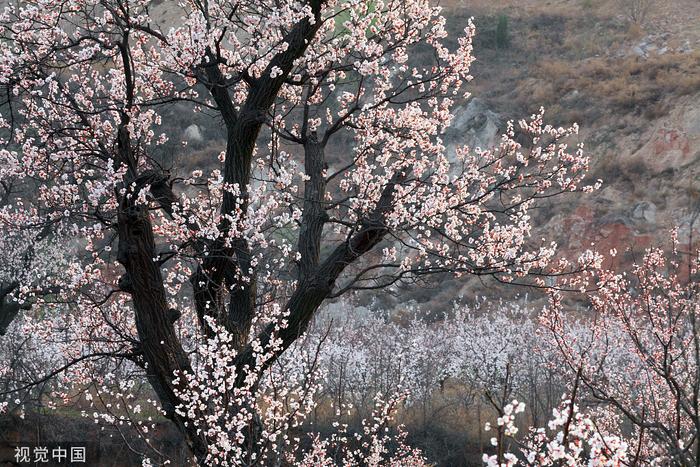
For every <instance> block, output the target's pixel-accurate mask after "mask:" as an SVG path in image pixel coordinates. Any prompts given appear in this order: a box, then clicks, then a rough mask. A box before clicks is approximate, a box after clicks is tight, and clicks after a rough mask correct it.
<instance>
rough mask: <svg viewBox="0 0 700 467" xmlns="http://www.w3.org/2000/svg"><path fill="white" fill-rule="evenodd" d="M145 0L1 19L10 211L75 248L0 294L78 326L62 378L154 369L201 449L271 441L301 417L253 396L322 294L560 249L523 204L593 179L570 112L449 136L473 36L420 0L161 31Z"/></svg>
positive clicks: (224, 450) (47, 8) (298, 6)
mask: <svg viewBox="0 0 700 467" xmlns="http://www.w3.org/2000/svg"><path fill="white" fill-rule="evenodd" d="M152 3H155V2H151V1H148V0H87V1H85V0H80V1H78V0H30V1H26V2H22V3H21V5H20V6H10V7H7V8H6V9H5V10H4V11H3V12H2V13H1V14H0V41H2V43H3V47H2V49H1V51H0V86H2V95H3V101H2V117H1V118H0V130H1V131H2V133H1V135H0V144H1V145H2V149H0V161H2V164H1V166H0V181H2V182H3V183H5V182H7V183H10V182H11V183H12V184H13V186H14V187H18V188H17V189H16V190H14V191H13V192H12V193H11V194H10V195H8V197H7V198H8V199H7V201H6V203H7V204H6V205H5V207H4V208H3V209H4V211H3V212H4V213H8V214H7V215H4V216H3V217H1V218H0V220H2V222H3V228H4V229H5V228H7V229H9V228H12V229H18V231H24V232H27V231H32V230H33V229H34V230H36V229H40V231H41V232H42V235H44V236H45V237H46V238H49V239H52V241H63V242H64V243H63V245H65V248H66V249H67V248H68V245H70V247H71V248H72V249H77V250H79V251H77V252H76V253H75V254H73V253H71V254H70V255H69V257H70V260H69V264H65V265H64V267H63V268H62V269H61V271H60V273H59V274H53V275H52V277H53V279H52V281H53V282H56V283H55V284H53V285H54V286H55V287H54V288H53V289H52V294H51V296H50V298H49V297H48V296H46V295H45V294H42V293H38V292H37V291H36V290H35V289H34V288H32V287H29V286H26V284H25V285H23V284H22V283H21V282H22V281H23V280H25V279H26V278H27V277H31V276H32V274H22V275H19V276H18V277H17V278H15V279H13V281H12V282H13V283H16V284H17V286H16V287H13V288H12V290H10V291H8V293H7V294H5V295H4V296H3V300H4V302H7V303H10V302H11V303H14V304H17V305H18V306H20V307H22V306H24V307H25V308H26V307H28V306H29V305H33V306H35V307H42V309H43V310H48V311H50V310H53V311H54V312H55V313H57V315H56V316H59V318H57V320H58V321H56V320H54V321H51V323H55V322H59V323H60V324H56V326H57V328H60V329H62V330H64V331H65V329H72V330H73V333H72V334H71V337H70V339H68V338H64V339H63V341H62V344H61V345H62V352H63V353H62V355H64V357H65V361H64V362H63V365H60V366H59V368H56V369H55V371H54V372H53V373H52V374H58V373H59V372H69V371H72V372H73V373H72V376H73V383H74V384H75V383H76V382H77V381H81V379H80V378H83V379H82V381H88V380H90V378H93V379H94V377H95V376H94V372H90V371H87V370H86V369H85V368H86V366H89V365H90V364H92V363H94V362H95V361H97V360H99V361H104V359H110V358H112V359H114V360H115V361H118V362H127V363H129V364H130V365H135V366H136V367H138V368H140V369H141V371H142V374H144V375H146V376H147V378H148V381H149V382H150V385H151V386H152V388H153V390H154V391H155V394H156V395H157V399H158V405H159V406H160V407H161V409H162V410H163V412H164V414H165V415H166V416H167V417H168V418H169V419H170V420H172V422H173V423H174V424H175V425H176V426H177V427H178V428H179V430H180V431H181V432H182V433H183V435H184V437H185V439H186V440H187V443H188V446H189V448H190V450H191V452H192V455H193V457H194V458H196V459H198V461H199V462H200V463H203V464H205V463H213V460H212V459H213V458H217V459H222V458H226V456H229V459H230V458H232V457H236V458H238V459H246V460H245V461H240V462H244V463H245V462H247V463H253V462H254V461H255V459H256V458H259V457H258V456H259V455H260V450H261V449H262V448H261V446H263V445H264V446H268V447H269V446H270V445H274V443H275V442H276V441H275V435H274V434H273V432H272V431H270V429H268V428H269V424H268V425H266V423H268V421H269V417H272V418H273V419H274V418H275V417H277V416H278V415H279V414H280V413H284V414H285V415H284V416H285V417H287V418H285V420H287V422H289V420H290V416H289V414H290V412H284V408H283V407H282V406H279V407H278V406H276V405H274V404H272V400H274V399H270V401H269V402H270V404H268V405H267V406H266V408H265V409H264V410H263V409H262V408H261V407H258V406H255V397H248V396H246V394H248V395H250V394H257V393H256V391H258V390H259V388H260V385H259V384H258V382H259V381H260V379H261V378H262V376H261V375H262V374H263V373H265V372H266V371H267V370H269V369H271V367H272V366H273V364H274V363H275V362H276V361H278V357H279V356H280V355H281V354H282V353H283V352H284V351H285V350H286V349H287V348H289V347H290V346H291V345H292V344H293V343H294V342H295V340H296V339H298V338H299V336H301V335H302V334H303V333H304V331H305V329H306V328H307V326H308V324H309V322H310V321H311V319H312V318H313V316H314V314H315V313H316V311H317V310H318V309H319V307H320V306H321V305H322V304H323V303H324V302H326V301H328V300H332V299H334V298H337V297H340V296H341V295H343V294H346V293H349V292H351V291H355V290H366V289H382V288H385V287H388V286H390V285H392V284H395V283H397V282H403V281H412V280H415V279H416V278H425V277H426V276H428V275H430V274H438V273H454V274H458V275H462V274H478V275H492V276H496V277H497V278H498V279H500V280H504V281H509V280H513V279H517V278H522V277H524V276H525V275H527V274H528V273H532V272H537V273H543V272H544V271H545V269H546V268H547V265H548V263H549V262H550V260H551V259H552V257H553V255H554V245H553V244H550V243H539V242H533V241H530V234H531V231H532V227H533V226H532V224H531V220H530V216H529V210H530V209H531V208H532V207H533V205H535V204H536V203H537V202H538V200H540V199H543V198H549V197H552V196H556V195H559V194H561V193H564V192H571V191H580V190H588V189H591V187H583V186H582V185H581V182H582V177H583V176H584V174H585V172H586V169H587V165H588V159H587V158H586V157H585V156H584V155H583V153H582V150H581V148H573V149H570V148H569V146H568V145H567V141H568V138H569V137H570V136H572V135H573V134H575V133H576V130H577V129H576V127H573V128H569V129H561V128H559V129H557V128H553V127H551V126H546V125H544V124H543V120H542V114H539V115H535V116H533V117H532V119H531V120H529V121H523V122H521V123H520V125H519V129H518V130H517V131H518V132H520V133H522V134H524V135H526V136H527V139H528V140H529V143H528V144H527V145H526V146H522V145H521V144H519V143H518V142H516V130H515V129H514V127H513V126H509V127H508V128H507V131H506V133H505V134H504V135H503V137H502V139H501V141H500V143H499V144H498V145H497V146H496V147H494V148H491V149H480V148H467V147H458V148H457V150H456V152H455V154H451V152H449V151H448V150H447V149H446V143H445V141H443V139H442V137H441V135H442V134H443V133H444V131H445V130H446V129H447V128H448V127H449V126H450V124H451V122H452V119H453V113H454V108H455V104H456V103H457V102H458V101H460V100H464V99H466V98H467V97H468V94H467V92H466V91H465V89H464V88H465V85H466V83H467V82H468V81H469V80H470V75H469V66H470V64H471V62H472V48H471V38H472V35H473V33H474V28H473V26H472V25H471V24H465V25H464V27H465V29H464V33H463V35H461V36H460V37H459V38H457V39H456V40H454V39H451V38H449V37H448V34H447V32H446V30H445V18H444V17H443V16H441V9H440V8H439V7H435V6H433V5H431V3H430V2H429V1H427V0H377V1H372V2H369V1H366V0H282V1H278V0H275V1H268V0H262V1H255V2H253V1H248V0H234V1H222V0H208V1H207V0H204V1H200V0H191V1H183V2H181V4H179V5H178V6H177V8H179V11H180V14H179V18H178V19H177V20H176V21H174V22H173V24H172V25H171V27H168V28H161V27H160V26H159V25H158V24H159V23H158V22H157V21H156V18H155V15H154V13H153V8H155V5H154V4H152ZM173 6H174V5H173ZM418 54H420V56H421V60H417V59H415V57H416V56H417V55H418ZM426 57H427V58H426ZM175 104H189V105H191V112H192V114H191V115H192V118H194V116H195V115H198V114H201V113H208V114H210V115H214V116H215V117H214V118H212V119H211V120H210V123H211V125H216V126H217V127H218V128H219V129H220V131H221V132H222V133H223V134H224V135H225V146H224V148H223V150H221V151H219V150H216V151H214V150H212V151H209V153H208V154H207V156H206V157H205V158H203V159H202V158H200V159H197V160H188V161H186V163H185V162H183V160H182V158H180V157H177V156H176V154H174V153H173V152H174V151H175V150H174V149H173V148H177V145H176V144H175V145H173V144H171V143H169V141H170V140H172V139H173V138H174V133H173V128H172V127H171V126H169V122H168V118H169V117H172V115H173V113H172V110H171V109H172V106H173V105H175ZM179 117H180V118H182V115H180V116H179ZM518 139H519V140H521V141H522V139H520V138H518ZM166 149H167V150H166ZM183 151H184V149H183ZM193 167H194V169H193V170H192V168H193ZM10 214H11V215H10ZM65 239H70V243H68V240H65ZM71 251H73V250H71ZM37 253H38V251H37ZM3 280H4V279H3ZM58 304H60V308H59V306H58ZM66 304H68V306H66ZM48 311H47V312H48ZM45 326H47V328H45V330H48V331H50V330H51V329H52V328H51V327H50V326H51V324H50V323H49V324H46V325H45ZM48 331H46V335H50V332H48ZM311 367H313V365H312V366H311ZM310 371H311V370H310ZM129 374H131V373H129ZM309 374H310V373H309ZM115 375H121V377H120V378H121V379H120V378H117V379H119V381H116V382H115V384H118V385H119V386H120V387H121V388H122V390H125V389H124V388H127V389H128V385H127V384H126V383H125V381H124V379H123V378H124V375H123V374H122V373H114V372H112V373H109V374H108V375H107V376H106V377H105V378H103V380H104V381H103V382H106V380H107V379H109V378H112V379H114V378H115ZM79 377H80V378H79ZM303 380H304V378H301V381H303ZM214 383H215V386H212V384H214ZM268 388H269V387H268ZM284 393H285V394H291V393H290V392H289V391H287V392H284ZM214 394H216V395H217V396H220V397H214V398H212V395H214ZM295 394H296V396H294V397H291V398H290V400H291V401H292V402H295V403H296V406H295V407H296V409H298V408H299V405H301V406H303V405H304V404H305V402H304V401H305V400H306V399H305V397H306V396H305V395H304V394H302V393H295ZM214 405H217V407H213V406H214ZM296 409H293V410H292V412H294V410H296ZM275 414H277V415H275ZM266 417H268V418H266ZM291 418H293V416H291ZM287 422H285V423H287ZM273 431H274V430H273ZM266 449H267V448H266ZM207 459H208V460H207Z"/></svg>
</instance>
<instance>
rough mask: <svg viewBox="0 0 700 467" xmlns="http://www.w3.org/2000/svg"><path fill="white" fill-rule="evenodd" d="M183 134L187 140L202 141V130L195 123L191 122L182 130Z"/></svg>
mask: <svg viewBox="0 0 700 467" xmlns="http://www.w3.org/2000/svg"><path fill="white" fill-rule="evenodd" d="M183 136H184V138H185V140H186V141H187V142H190V143H192V142H199V141H202V139H203V138H202V131H201V130H200V129H199V126H198V125H197V124H196V123H193V124H192V125H190V126H188V127H187V128H185V131H184V132H183Z"/></svg>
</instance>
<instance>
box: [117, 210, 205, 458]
mask: <svg viewBox="0 0 700 467" xmlns="http://www.w3.org/2000/svg"><path fill="white" fill-rule="evenodd" d="M118 224H119V227H118V229H119V251H118V260H119V262H120V263H121V264H122V265H123V266H124V268H125V269H126V273H125V276H124V277H123V278H122V282H123V283H126V284H129V285H128V291H129V292H130V293H131V296H132V299H133V304H134V310H135V321H136V329H137V331H138V335H139V342H140V344H139V346H140V348H139V349H137V350H138V351H139V353H140V354H141V355H142V357H143V362H142V363H143V366H144V368H145V370H146V373H147V375H148V379H149V381H150V383H151V385H152V386H153V389H154V390H155V392H156V394H157V396H158V399H159V400H160V403H161V406H162V407H163V410H164V411H165V414H166V416H167V417H168V418H170V419H171V420H172V421H173V422H174V423H175V424H176V425H177V427H178V428H179V430H180V431H181V432H182V433H183V434H184V435H185V436H186V438H187V443H188V446H189V448H190V450H191V451H192V453H193V454H194V455H195V456H196V457H197V459H198V460H199V461H202V460H203V459H204V457H205V456H206V453H207V445H206V441H205V440H204V438H203V437H202V436H200V435H199V434H197V432H196V428H195V427H194V426H193V425H192V423H187V420H186V419H185V418H183V417H181V416H179V415H178V414H177V413H176V411H175V408H176V407H177V405H178V404H179V399H178V397H177V394H176V390H177V389H180V390H183V389H184V384H185V382H184V379H183V378H180V379H179V383H178V385H179V387H178V386H177V385H176V384H174V383H173V381H174V380H175V377H176V374H178V373H182V372H183V371H187V372H191V367H190V363H189V360H188V358H187V355H186V354H185V352H184V350H183V349H182V346H181V345H180V342H179V340H178V338H177V336H176V334H175V328H174V325H173V320H172V314H171V313H170V310H169V307H168V304H167V300H166V295H165V288H164V286H163V278H162V275H161V271H160V265H159V261H158V259H157V252H156V249H155V242H154V238H153V229H152V226H151V221H150V218H149V214H148V209H147V208H146V207H145V206H136V205H134V204H133V202H131V201H123V202H122V205H121V207H120V211H119V215H118Z"/></svg>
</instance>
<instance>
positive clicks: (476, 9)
mask: <svg viewBox="0 0 700 467" xmlns="http://www.w3.org/2000/svg"><path fill="white" fill-rule="evenodd" d="M623 3H625V2H622V1H619V0H612V1H604V0H599V1H595V0H591V1H580V0H560V1H553V0H552V1H511V0H496V1H491V2H481V1H452V2H448V5H447V8H449V9H450V10H451V13H452V14H450V15H449V17H450V21H451V22H452V27H453V28H454V29H455V30H456V29H458V28H460V27H463V26H462V25H464V24H465V23H466V21H467V19H468V18H469V17H470V16H473V17H474V18H475V22H476V24H477V30H478V31H479V37H478V38H477V41H476V50H475V51H476V55H477V61H476V63H475V65H474V68H473V74H474V77H475V79H474V83H473V95H474V96H475V98H474V99H472V100H471V102H469V103H464V105H463V106H462V109H461V112H460V114H459V115H458V117H457V119H456V128H455V130H454V131H455V138H459V137H461V138H465V137H466V138H467V139H468V140H469V142H470V143H471V144H473V145H484V144H487V143H488V142H489V141H493V139H494V138H495V137H496V135H497V133H498V130H499V129H500V128H502V127H503V125H504V122H506V121H507V120H509V119H518V118H522V117H524V116H527V115H529V114H530V113H532V112H534V111H536V110H537V109H538V108H539V106H541V105H542V106H545V108H546V109H547V120H548V122H550V123H553V124H557V125H567V124H570V123H572V122H578V123H579V124H580V125H581V140H582V141H583V142H585V145H586V150H587V152H588V153H589V154H590V155H591V156H592V160H593V164H592V177H594V178H596V179H597V178H600V179H602V180H603V181H604V185H603V188H602V189H601V190H600V191H598V192H596V193H594V194H592V195H588V196H584V197H574V196H571V197H570V198H569V199H568V200H567V201H566V202H564V203H561V202H558V204H557V205H552V206H549V207H548V208H547V209H545V210H543V211H542V212H541V213H540V215H539V223H540V225H542V227H541V233H542V234H543V235H544V236H546V237H548V238H553V239H555V240H557V241H558V243H559V244H560V245H561V247H562V248H563V250H564V251H565V252H566V251H569V252H575V251H580V250H581V249H582V248H588V247H589V246H590V245H591V244H593V245H594V247H595V248H596V249H598V250H599V251H602V252H608V251H609V250H610V249H612V248H615V249H616V250H617V251H618V252H620V253H622V254H620V255H618V256H617V258H616V259H615V261H616V262H627V261H629V259H630V258H631V256H633V255H637V256H638V254H639V253H640V252H641V251H642V250H643V249H644V248H646V247H648V246H650V245H661V246H664V245H668V232H669V230H670V229H671V228H672V227H673V226H677V227H679V229H680V238H681V240H684V241H688V240H689V238H690V233H691V230H697V229H698V228H699V226H700V221H698V222H695V221H694V219H695V217H696V216H697V213H698V212H699V211H700V206H699V205H698V203H699V202H700V179H698V175H699V174H700V3H698V2H697V1H690V0H666V1H656V2H653V5H652V7H651V9H650V10H649V11H648V12H647V14H646V16H645V18H644V19H643V21H639V20H638V21H635V20H633V19H632V18H631V17H630V11H629V9H626V8H625V7H624V5H623ZM504 17H505V20H504V19H503V18H504ZM504 21H505V22H506V24H507V29H506V30H507V42H506V43H505V45H504V44H503V42H502V41H503V39H502V37H501V38H498V37H497V34H498V33H497V32H496V30H497V28H498V23H499V22H500V23H503V22H504ZM501 34H502V33H501ZM499 41H500V42H499ZM694 223H695V224H694ZM693 225H695V228H694V229H693V227H692V226H693ZM696 237H697V234H696ZM453 286H454V287H456V288H457V289H459V290H461V292H462V293H464V294H466V295H467V296H468V295H470V294H473V293H475V292H477V293H480V292H483V293H486V294H489V293H491V292H495V293H497V294H499V295H500V294H502V293H503V292H502V290H500V289H499V290H500V291H494V290H488V289H489V288H490V287H488V284H483V283H479V284H477V285H475V284H469V285H463V284H456V283H455V284H453ZM475 288H476V290H475ZM449 295H451V294H448V293H445V294H444V295H443V294H431V300H430V301H431V302H432V304H431V305H434V306H439V305H438V304H437V303H435V300H442V299H446V298H447V297H448V296H449ZM419 300H420V299H419ZM431 307H432V306H431Z"/></svg>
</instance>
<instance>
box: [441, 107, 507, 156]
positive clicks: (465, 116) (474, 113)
mask: <svg viewBox="0 0 700 467" xmlns="http://www.w3.org/2000/svg"><path fill="white" fill-rule="evenodd" d="M454 114H455V115H456V117H455V119H454V122H453V123H452V127H451V129H450V130H449V133H448V136H451V137H452V138H451V139H454V140H456V141H460V143H461V144H466V145H468V146H470V147H472V148H477V147H481V148H487V147H490V146H492V145H493V144H494V143H495V142H496V140H497V139H498V134H499V130H500V128H501V126H502V123H503V122H502V119H501V117H500V116H499V115H498V114H497V113H495V112H493V111H492V110H490V109H489V108H488V107H487V106H486V104H485V103H484V101H482V100H481V99H477V98H473V99H471V100H470V101H469V103H468V104H467V105H466V106H461V107H459V108H457V109H456V110H455V112H454Z"/></svg>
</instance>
